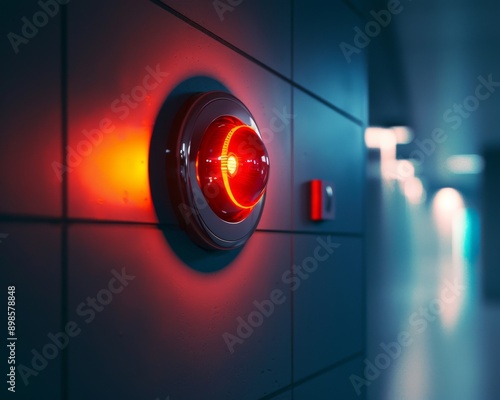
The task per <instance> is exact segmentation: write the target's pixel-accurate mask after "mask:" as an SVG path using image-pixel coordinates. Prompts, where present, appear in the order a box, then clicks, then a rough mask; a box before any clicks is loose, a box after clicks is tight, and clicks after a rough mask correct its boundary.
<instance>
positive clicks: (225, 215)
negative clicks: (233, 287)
mask: <svg viewBox="0 0 500 400" xmlns="http://www.w3.org/2000/svg"><path fill="white" fill-rule="evenodd" d="M175 130H176V132H173V133H174V135H173V137H174V142H173V143H171V146H170V149H171V150H170V151H169V150H167V169H168V170H170V171H171V173H170V183H169V191H170V194H171V197H172V203H173V204H174V208H175V211H176V214H177V216H178V218H179V220H180V222H181V225H182V226H183V227H184V229H185V230H186V231H187V233H188V234H189V236H190V237H191V238H192V239H193V240H194V241H195V242H196V243H197V244H199V245H200V246H202V247H205V248H209V249H222V250H230V249H234V248H236V247H239V246H242V245H243V244H244V243H245V242H246V241H247V240H248V238H249V237H250V236H251V235H252V233H253V232H254V231H255V229H256V227H257V224H258V222H259V220H260V216H261V214H262V210H263V207H264V201H265V192H266V187H267V182H268V179H269V167H270V163H269V156H268V154H267V150H266V147H265V145H264V142H263V140H262V136H261V134H260V132H259V129H258V128H257V125H256V123H255V120H254V118H253V116H252V115H251V113H250V111H249V110H248V109H247V108H246V107H245V105H244V104H243V103H242V102H241V101H239V100H238V99H237V98H236V97H234V96H232V95H230V94H228V93H225V92H207V93H202V94H198V95H195V96H194V97H192V98H191V99H190V100H189V101H188V103H187V104H186V106H185V107H184V108H183V109H182V111H181V112H180V114H179V115H178V123H177V124H176V126H175ZM172 172H173V173H172Z"/></svg>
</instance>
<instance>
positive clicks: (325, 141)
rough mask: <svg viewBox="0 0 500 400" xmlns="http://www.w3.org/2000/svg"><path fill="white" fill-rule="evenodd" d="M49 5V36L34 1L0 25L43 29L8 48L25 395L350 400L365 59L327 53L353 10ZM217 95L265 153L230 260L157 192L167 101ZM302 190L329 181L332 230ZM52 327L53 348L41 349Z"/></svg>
mask: <svg viewBox="0 0 500 400" xmlns="http://www.w3.org/2000/svg"><path fill="white" fill-rule="evenodd" d="M61 2H62V3H65V1H62V0H61ZM20 3H22V4H20ZM42 3H43V2H42ZM48 3H50V4H51V7H52V8H51V9H50V10H51V11H50V12H51V14H53V16H50V17H48V18H47V20H46V21H45V24H42V23H43V22H44V20H43V18H42V16H41V14H40V10H42V8H41V7H42V6H41V5H40V3H37V2H35V1H24V2H15V1H10V0H9V1H8V6H7V8H8V12H6V13H2V15H1V19H2V26H4V27H5V35H7V33H8V32H16V33H21V29H22V27H23V23H24V21H25V20H21V18H22V17H26V18H27V20H28V21H30V20H31V21H32V20H33V18H35V19H36V18H38V20H37V21H38V23H39V24H40V25H41V26H40V27H39V28H38V32H36V33H33V32H31V33H30V32H29V28H26V29H28V32H27V33H28V34H32V37H31V38H29V40H26V39H25V41H24V42H22V43H19V44H18V45H17V50H18V52H17V53H15V51H14V47H16V46H13V45H11V43H10V42H9V39H8V37H7V36H6V37H7V39H6V40H3V43H2V54H5V56H3V57H2V58H3V59H4V60H6V62H3V63H2V68H3V71H2V76H3V78H4V79H3V88H4V89H3V90H2V91H1V92H0V96H1V98H2V104H3V105H4V107H2V109H1V111H0V114H1V120H2V121H3V124H4V130H3V132H1V133H0V140H1V142H0V187H1V194H2V195H1V196H0V263H1V264H0V277H1V278H2V279H1V282H2V290H6V286H7V285H16V295H17V307H18V308H17V335H18V336H19V343H18V350H17V363H18V372H19V368H20V365H23V366H25V367H26V369H23V374H22V375H23V376H21V375H19V374H18V377H17V394H18V396H20V397H18V398H23V399H50V400H59V399H61V400H67V399H70V400H83V399H85V400H87V399H93V400H100V399H141V400H149V399H151V400H155V399H160V400H163V399H166V398H169V399H170V400H192V399H217V400H226V399H227V400H246V399H248V400H258V399H262V400H263V399H275V400H290V399H295V400H309V399H342V400H348V399H351V398H352V399H357V398H359V397H358V396H357V395H356V393H355V391H354V389H353V387H352V385H351V383H350V380H349V376H350V375H351V374H357V375H360V376H361V375H362V371H361V370H362V367H363V364H362V360H363V353H364V272H363V252H364V251H363V249H364V244H363V185H364V183H363V180H364V147H363V137H362V131H363V126H364V124H365V122H366V115H367V80H366V73H365V56H364V54H360V55H357V56H356V57H354V58H353V61H352V62H351V63H347V61H346V60H345V59H344V57H343V55H342V52H341V50H340V48H339V44H340V42H342V41H347V42H349V41H351V42H352V37H353V35H354V31H353V28H354V27H355V26H356V25H360V24H361V19H360V16H359V15H360V13H358V12H356V5H357V4H354V5H351V4H349V3H347V2H341V1H340V0H335V1H326V0H314V1H311V0H309V1H305V0H304V1H303V0H295V1H288V0H272V1H268V0H252V1H250V0H246V1H239V0H238V1H237V0H231V1H229V0H221V1H219V2H212V1H201V0H197V1H195V0H190V1H188V0H184V1H179V0H163V1H159V0H153V1H151V0H120V1H118V0H107V1H102V0H101V1H100V0H87V1H81V0H71V1H70V2H69V3H68V5H67V6H65V7H63V6H61V5H59V3H55V2H52V1H50V0H49V1H48ZM356 3H358V2H356ZM43 4H45V3H43ZM54 4H55V5H54ZM216 6H217V7H219V8H218V11H217V9H216ZM36 13H38V17H37V14H36ZM40 18H42V19H40ZM148 75H149V77H148ZM145 87H147V90H144V88H145ZM219 87H223V88H225V90H228V91H230V92H231V93H233V94H234V95H235V96H237V97H238V98H240V100H242V101H243V102H244V103H245V104H246V105H247V107H248V108H249V109H250V110H251V111H252V113H253V114H254V117H255V118H256V120H257V124H258V125H259V127H260V128H261V130H263V131H265V132H266V136H265V137H264V139H265V142H266V146H267V148H268V151H269V154H270V159H271V177H270V182H269V188H268V195H267V199H266V205H265V210H264V213H263V216H262V219H261V222H260V224H259V226H258V232H256V233H255V234H254V235H253V236H252V238H251V239H250V240H249V242H248V243H247V245H246V246H245V247H244V248H243V249H242V250H241V251H239V252H223V253H218V252H206V251H204V250H201V249H198V248H197V247H195V246H194V245H193V244H192V243H191V242H190V241H189V240H188V239H186V237H185V235H184V233H183V232H182V231H181V230H179V228H178V227H177V226H176V224H175V221H174V220H169V219H163V218H161V215H162V213H163V207H162V204H163V203H162V201H163V199H162V198H161V197H160V198H156V197H153V196H152V193H151V192H152V188H151V187H150V176H152V175H154V174H155V168H156V164H154V163H153V162H152V160H154V159H158V157H161V153H162V152H164V148H162V146H161V129H159V128H158V127H161V126H162V123H164V121H162V120H161V118H160V119H157V116H158V114H159V112H160V110H161V109H162V107H163V110H164V113H165V114H166V115H167V116H168V115H169V113H170V114H172V113H174V111H175V110H174V109H172V110H170V109H169V108H168V107H167V109H166V110H165V107H164V106H163V105H164V104H165V101H166V99H167V98H169V99H171V98H172V96H171V93H172V92H173V93H179V94H181V95H185V94H189V93H191V92H197V91H205V90H211V89H215V88H219ZM169 96H170V97H169ZM168 104H170V103H168ZM172 104H175V102H174V103H172ZM155 129H156V131H155ZM158 130H159V137H160V139H159V141H154V140H153V141H152V132H154V131H155V132H158ZM151 143H153V146H150V144H151ZM158 143H159V144H160V145H157V144H158ZM317 178H320V179H326V180H330V181H333V182H334V184H335V196H336V197H335V207H336V218H335V220H334V221H331V222H324V223H313V222H311V221H310V220H309V218H308V206H309V205H308V197H307V194H308V193H307V183H308V181H310V180H311V179H317ZM153 194H154V195H155V193H154V191H153ZM165 207H166V203H165ZM120 275H121V277H120V278H117V276H120ZM278 291H279V292H278ZM273 293H274V295H273ZM276 293H281V296H278V297H276ZM273 296H274V297H273ZM2 298H3V297H2ZM93 298H95V299H96V300H95V301H96V302H95V303H92V301H93V300H92V299H93ZM271 298H274V299H275V302H276V304H274V305H273V306H269V304H270V303H269V301H268V300H269V299H271ZM257 303H258V304H260V305H261V306H257V305H256V304H257ZM262 304H264V306H262ZM266 304H267V307H268V308H267V311H266V313H267V314H268V315H267V316H264V317H258V314H257V313H256V310H258V307H265V305H266ZM271 308H272V310H271ZM260 315H262V313H261V314H260ZM249 318H250V319H252V318H254V320H253V322H254V324H255V325H256V326H255V327H254V328H250V329H248V327H247V331H245V328H240V336H238V339H237V341H233V342H230V343H231V344H230V345H228V343H229V339H228V338H230V337H232V338H233V339H234V338H235V336H230V335H228V334H232V335H237V334H238V326H239V324H240V322H239V321H241V320H244V321H248V319H249ZM255 318H256V319H255ZM259 318H261V319H259ZM68 324H69V328H68ZM2 326H4V325H2ZM65 329H66V331H67V332H69V331H71V332H72V334H73V337H71V338H70V339H68V342H69V343H68V345H67V346H66V343H65V341H64V340H63V339H64V338H65V336H66V335H67V334H64V335H59V336H58V337H59V338H60V340H61V342H60V343H59V344H60V346H61V347H64V349H61V350H59V349H57V348H56V347H54V346H51V343H53V341H51V339H50V337H53V335H56V336H57V334H58V332H61V331H63V330H65ZM68 329H69V331H68ZM250 331H251V332H250ZM225 333H226V335H224V334H225ZM54 349H55V350H54ZM51 351H52V353H51ZM44 352H45V353H44ZM38 353H40V354H41V356H40V357H41V358H43V359H44V360H45V362H44V361H43V360H41V359H39V358H37V356H36V354H38ZM44 354H46V355H44ZM46 358H51V359H48V360H47V359H46ZM3 359H4V358H2V360H3ZM32 362H34V364H33V365H32ZM4 368H6V363H5V362H3V361H2V363H1V364H0V369H1V371H2V373H3V372H4ZM28 368H29V370H28ZM28 371H31V372H28ZM25 381H26V382H27V383H28V384H27V385H25Z"/></svg>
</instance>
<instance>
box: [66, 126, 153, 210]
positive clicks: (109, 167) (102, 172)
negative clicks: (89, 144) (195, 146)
mask: <svg viewBox="0 0 500 400" xmlns="http://www.w3.org/2000/svg"><path fill="white" fill-rule="evenodd" d="M149 135H150V134H149V132H147V131H146V129H134V130H132V129H129V128H119V127H117V128H116V130H115V131H114V132H112V133H109V134H107V135H106V136H105V137H104V139H103V140H102V142H101V143H100V144H99V145H98V146H95V147H94V148H93V149H92V152H91V153H90V154H89V155H88V156H87V157H85V158H84V159H83V160H82V162H81V165H80V166H79V167H78V168H75V173H74V176H75V177H78V178H79V180H80V181H81V183H82V184H83V186H84V187H85V189H86V190H85V192H86V193H85V195H86V199H87V202H90V203H92V204H94V205H95V206H97V207H98V206H103V205H108V206H112V207H115V208H116V207H118V208H117V210H119V209H121V208H122V207H127V208H131V209H136V210H142V212H143V213H144V212H146V213H147V214H149V213H150V212H152V202H151V195H150V189H149V178H148V152H149Z"/></svg>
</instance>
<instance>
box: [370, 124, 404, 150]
mask: <svg viewBox="0 0 500 400" xmlns="http://www.w3.org/2000/svg"><path fill="white" fill-rule="evenodd" d="M388 137H393V138H394V142H395V143H396V144H408V143H410V142H411V141H412V140H413V133H412V131H411V129H410V128H408V127H407V126H394V127H391V128H383V127H380V126H369V127H368V128H366V130H365V143H366V146H367V147H368V148H369V149H380V148H381V147H382V146H383V145H384V143H387V138H388Z"/></svg>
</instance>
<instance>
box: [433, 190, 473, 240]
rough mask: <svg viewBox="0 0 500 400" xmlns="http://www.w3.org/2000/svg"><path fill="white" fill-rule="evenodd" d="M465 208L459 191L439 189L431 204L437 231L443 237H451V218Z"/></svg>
mask: <svg viewBox="0 0 500 400" xmlns="http://www.w3.org/2000/svg"><path fill="white" fill-rule="evenodd" d="M464 207H465V205H464V199H463V197H462V195H461V194H460V192H459V191H457V190H456V189H453V188H449V187H448V188H443V189H440V190H439V191H438V192H437V193H436V195H435V197H434V200H433V202H432V211H433V214H434V218H435V221H436V225H437V228H438V231H439V232H440V233H441V234H442V235H444V236H447V235H451V226H452V221H453V218H454V217H455V216H456V215H457V213H459V212H460V211H461V210H463V209H464Z"/></svg>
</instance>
